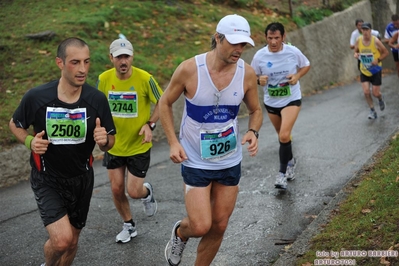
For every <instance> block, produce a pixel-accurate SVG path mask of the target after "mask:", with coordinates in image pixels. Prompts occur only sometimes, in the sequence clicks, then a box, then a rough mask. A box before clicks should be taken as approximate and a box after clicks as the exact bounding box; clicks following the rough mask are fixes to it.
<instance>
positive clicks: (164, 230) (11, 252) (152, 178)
mask: <svg viewBox="0 0 399 266" xmlns="http://www.w3.org/2000/svg"><path fill="white" fill-rule="evenodd" d="M398 87H399V86H398V78H397V77H396V76H395V75H390V76H387V77H384V78H383V85H382V91H383V93H384V95H385V99H386V102H387V108H386V110H385V111H384V112H380V111H379V110H378V108H377V112H378V116H379V117H378V119H377V120H369V119H367V115H368V107H367V105H366V102H365V100H364V97H363V95H362V91H361V88H360V84H359V83H357V82H354V83H353V84H349V85H346V86H342V87H336V88H334V89H330V90H327V91H324V92H323V93H320V94H316V95H312V96H308V97H305V98H304V99H303V105H302V106H303V107H302V111H301V113H300V115H299V118H298V120H297V122H296V125H295V127H294V131H293V151H294V155H295V156H296V157H297V159H298V167H297V169H296V172H297V179H296V180H294V181H292V182H290V183H289V187H288V190H287V191H286V192H283V193H282V192H279V191H278V190H276V189H275V188H274V185H273V184H274V179H275V175H276V173H277V170H278V148H279V145H278V141H277V135H276V133H275V132H274V129H273V127H272V125H271V123H270V122H269V120H268V117H267V115H266V114H265V117H264V123H263V127H262V129H261V131H260V137H259V140H260V150H259V153H258V155H257V156H256V157H249V156H248V154H247V152H246V150H245V149H244V159H243V163H242V179H241V183H240V192H239V196H238V200H237V204H236V208H235V211H234V213H233V215H232V217H231V219H230V224H229V227H228V229H227V231H226V233H225V237H224V240H223V243H222V246H221V248H220V250H219V253H218V255H217V256H216V258H215V260H214V262H213V264H212V265H215V266H216V265H217V266H219V265H220V266H225V265H233V266H234V265H271V264H272V263H273V262H275V261H276V260H277V259H278V258H279V254H281V253H284V246H285V245H287V244H289V243H292V242H293V241H295V240H296V239H297V238H298V237H300V236H301V233H302V232H303V231H304V230H305V229H306V228H307V227H308V226H309V224H311V223H312V221H313V220H314V219H315V217H317V215H318V214H319V213H320V212H321V211H322V210H323V209H324V208H325V207H326V205H328V203H329V202H331V201H332V199H334V197H335V196H336V195H337V193H339V191H340V190H341V189H342V188H343V187H344V186H345V184H346V183H347V182H348V181H349V180H350V179H351V178H352V177H353V176H354V175H355V174H356V173H357V172H358V171H359V170H360V169H361V168H362V166H364V164H366V163H367V162H368V160H369V159H370V158H371V157H372V156H373V154H375V152H376V151H378V149H380V148H381V147H382V146H383V145H385V143H386V140H387V139H389V138H390V136H391V135H392V134H394V133H395V132H396V131H397V129H398V120H399V105H398V104H397V103H398V102H399V93H398V91H399V88H398ZM376 105H377V106H378V104H377V102H376ZM247 122H248V121H247V118H242V119H241V122H240V131H241V132H245V131H246V129H247ZM26 163H28V162H26ZM95 173H96V176H95V188H94V193H93V198H92V202H91V209H90V212H89V217H88V221H87V226H86V227H85V228H84V230H83V231H82V234H81V237H80V242H79V250H78V253H77V256H76V258H75V261H74V265H139V266H141V265H143V266H147V265H150V266H152V265H156V266H158V265H167V264H166V262H165V259H164V248H165V245H166V243H167V241H168V240H169V237H170V233H171V229H172V226H173V225H174V223H175V222H176V221H177V220H179V219H181V218H182V217H183V216H184V215H185V207H184V200H183V190H182V188H183V185H182V178H181V176H180V167H179V165H176V164H174V163H172V162H171V161H170V160H169V147H168V145H167V143H166V142H158V143H155V145H154V148H153V150H152V163H151V168H150V170H149V172H148V177H147V181H149V182H151V183H152V184H153V186H154V190H155V192H154V195H155V197H156V200H157V201H158V212H157V214H156V216H154V217H146V216H145V214H144V211H143V207H142V203H141V201H140V200H131V209H132V211H133V215H134V219H135V221H136V223H137V230H138V236H137V237H136V238H134V239H133V240H132V241H131V242H129V243H127V244H117V243H115V236H116V234H117V233H118V232H119V231H120V230H121V227H122V221H121V219H120V217H119V215H118V214H117V211H116V209H115V207H114V205H113V202H112V198H111V191H110V186H109V181H108V177H107V174H106V171H105V169H104V168H103V167H102V166H101V162H100V161H96V162H95ZM0 202H1V211H0V265H5V266H9V265H12V266H13V265H15V266H20V265H40V264H41V263H42V262H44V257H43V244H44V242H45V241H46V239H47V233H46V231H45V228H44V227H43V225H42V223H41V220H40V218H39V214H38V211H37V209H36V203H35V200H34V197H33V193H32V191H31V189H30V186H29V183H28V182H23V183H21V184H18V185H16V186H13V187H9V188H3V189H0ZM197 243H198V239H190V240H189V242H188V244H187V247H186V250H185V251H184V256H183V261H182V263H181V265H183V266H185V265H193V262H194V259H195V252H196V251H195V250H196V246H197ZM343 248H345V247H343Z"/></svg>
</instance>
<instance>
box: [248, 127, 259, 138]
mask: <svg viewBox="0 0 399 266" xmlns="http://www.w3.org/2000/svg"><path fill="white" fill-rule="evenodd" d="M248 131H252V132H254V134H255V137H256V138H259V132H258V131H256V130H255V129H252V128H250V129H248V130H247V132H248Z"/></svg>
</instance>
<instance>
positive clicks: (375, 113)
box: [368, 110, 377, 119]
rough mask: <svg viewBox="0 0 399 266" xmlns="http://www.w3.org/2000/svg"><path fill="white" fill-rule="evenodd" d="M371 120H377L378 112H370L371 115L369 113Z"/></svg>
mask: <svg viewBox="0 0 399 266" xmlns="http://www.w3.org/2000/svg"><path fill="white" fill-rule="evenodd" d="M368 117H369V119H377V112H376V111H373V110H370V113H369V116H368Z"/></svg>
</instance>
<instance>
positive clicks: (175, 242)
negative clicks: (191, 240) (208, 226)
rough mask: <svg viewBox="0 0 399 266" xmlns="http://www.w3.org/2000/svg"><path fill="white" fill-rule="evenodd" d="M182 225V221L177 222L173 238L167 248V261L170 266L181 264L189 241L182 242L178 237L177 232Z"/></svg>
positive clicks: (173, 230)
mask: <svg viewBox="0 0 399 266" xmlns="http://www.w3.org/2000/svg"><path fill="white" fill-rule="evenodd" d="M180 223H181V221H177V222H176V223H175V226H173V229H172V236H171V238H170V240H169V241H168V244H166V248H165V259H166V261H167V262H168V263H169V265H170V266H177V265H179V264H180V261H181V258H182V256H183V251H184V248H185V247H186V243H187V241H183V240H181V238H180V237H178V236H177V235H176V230H177V228H178V227H179V226H180Z"/></svg>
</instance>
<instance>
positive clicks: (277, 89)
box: [251, 22, 310, 189]
mask: <svg viewBox="0 0 399 266" xmlns="http://www.w3.org/2000/svg"><path fill="white" fill-rule="evenodd" d="M265 36H266V41H267V46H265V47H264V48H262V49H260V50H259V51H258V52H257V53H256V54H255V56H254V58H253V59H252V63H251V66H252V67H253V68H254V69H255V72H256V75H257V76H258V84H259V85H261V86H262V87H263V90H264V105H265V107H266V110H267V113H268V116H269V119H270V121H271V122H272V124H273V126H274V128H275V130H276V132H277V134H278V137H279V142H280V151H279V155H280V168H279V172H278V175H277V178H276V182H275V187H276V188H279V189H286V188H287V180H293V179H294V178H295V175H294V169H295V166H296V160H295V158H294V157H293V155H292V147H291V139H290V136H291V131H292V128H293V127H294V123H295V120H296V119H297V117H298V114H299V111H300V109H301V98H302V95H301V89H300V84H299V79H300V78H301V77H303V76H304V75H305V74H306V73H307V72H308V71H309V69H310V62H309V60H308V59H307V58H306V56H305V55H303V53H302V52H301V51H300V50H299V49H298V48H296V47H295V46H293V45H287V44H285V43H284V39H285V30H284V26H283V25H282V24H281V23H278V22H274V23H271V24H269V25H267V27H266V30H265Z"/></svg>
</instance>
